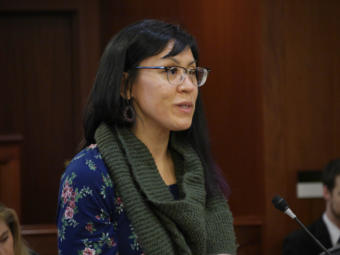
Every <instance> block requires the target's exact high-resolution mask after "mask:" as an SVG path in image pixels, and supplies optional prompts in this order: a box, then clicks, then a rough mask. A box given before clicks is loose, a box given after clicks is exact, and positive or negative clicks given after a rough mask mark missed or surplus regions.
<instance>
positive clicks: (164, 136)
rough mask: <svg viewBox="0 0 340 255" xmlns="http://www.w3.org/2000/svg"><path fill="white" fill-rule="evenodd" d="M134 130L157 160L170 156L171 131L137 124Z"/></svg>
mask: <svg viewBox="0 0 340 255" xmlns="http://www.w3.org/2000/svg"><path fill="white" fill-rule="evenodd" d="M132 132H133V133H134V134H135V136H136V137H137V138H138V139H139V140H141V141H142V142H143V143H144V144H145V145H146V147H147V148H148V149H149V151H150V152H151V154H152V156H153V158H154V159H155V161H157V160H162V159H164V158H166V157H167V156H168V144H169V136H170V131H168V130H160V129H157V128H154V127H150V128H146V127H140V126H139V127H137V125H135V126H134V127H133V128H132Z"/></svg>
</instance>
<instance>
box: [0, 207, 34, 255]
mask: <svg viewBox="0 0 340 255" xmlns="http://www.w3.org/2000/svg"><path fill="white" fill-rule="evenodd" d="M0 254H1V255H34V254H36V253H34V252H33V251H30V249H29V248H27V246H26V245H25V244H24V242H23V239H22V238H21V230H20V223H19V220H18V217H17V214H16V212H15V211H14V210H12V209H10V208H7V207H6V206H4V205H3V204H0Z"/></svg>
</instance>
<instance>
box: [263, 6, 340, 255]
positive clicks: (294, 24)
mask: <svg viewBox="0 0 340 255" xmlns="http://www.w3.org/2000/svg"><path fill="white" fill-rule="evenodd" d="M339 15H340V3H339V2H338V1H321V0H320V1H316V0H315V1H277V2H275V3H274V2H273V1H264V18H263V28H264V31H263V32H264V33H263V40H264V49H263V57H264V58H263V59H264V62H263V73H264V79H263V95H264V100H263V112H264V134H265V137H264V141H265V147H264V148H265V151H264V155H265V180H266V182H265V187H266V197H265V202H266V207H265V208H266V221H265V222H266V224H265V230H264V251H265V252H266V254H278V253H279V252H280V250H281V245H282V240H283V238H284V237H285V236H286V235H287V234H288V233H289V232H290V231H292V230H294V229H297V228H298V226H297V225H296V223H295V222H293V221H291V220H290V219H289V218H288V217H286V216H284V215H282V214H281V213H280V212H278V211H276V210H275V209H273V206H272V205H271V202H270V200H271V198H272V196H273V195H274V194H275V193H280V194H281V195H283V196H284V197H285V198H286V199H287V200H288V202H289V204H290V206H291V208H292V209H293V210H294V211H295V212H296V214H297V215H298V216H299V218H300V219H301V220H302V221H303V222H304V223H305V224H309V223H311V222H312V221H313V220H315V219H316V218H318V217H319V216H320V215H321V213H322V212H323V210H324V201H323V200H322V199H297V197H296V180H297V172H298V171H303V170H309V169H321V168H323V167H324V165H325V164H326V163H327V162H328V161H329V160H330V159H332V158H334V157H339V156H340V150H339V146H338V144H339V142H340V140H339V134H338V130H339V128H340V126H339V116H338V115H339V112H340V108H339V103H338V102H339V101H338V100H339V87H340V84H339V77H340V74H339V72H338V71H335V70H339V69H337V68H338V64H337V63H339V59H340V50H339V47H338V45H339V43H340V37H339V33H338V31H339V29H340V22H339V19H337V18H336V17H338V16H339Z"/></svg>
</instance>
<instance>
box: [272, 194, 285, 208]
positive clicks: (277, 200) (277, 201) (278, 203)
mask: <svg viewBox="0 0 340 255" xmlns="http://www.w3.org/2000/svg"><path fill="white" fill-rule="evenodd" d="M272 202H273V204H274V206H275V208H276V209H278V210H280V211H282V212H285V211H286V210H287V209H288V208H289V207H288V204H287V202H286V200H284V199H283V198H282V197H280V196H279V195H276V196H274V197H273V200H272Z"/></svg>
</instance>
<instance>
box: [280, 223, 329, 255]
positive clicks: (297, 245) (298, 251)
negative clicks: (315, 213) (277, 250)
mask: <svg viewBox="0 0 340 255" xmlns="http://www.w3.org/2000/svg"><path fill="white" fill-rule="evenodd" d="M307 228H308V229H309V231H310V232H311V233H312V234H313V235H314V236H315V237H316V238H317V239H318V240H319V241H320V242H321V243H322V244H323V246H325V247H326V249H329V248H331V247H332V242H331V238H330V236H329V233H328V230H327V227H326V224H325V222H324V221H323V219H322V217H321V218H319V219H318V220H317V221H315V222H314V223H312V224H311V225H309V226H308V227H307ZM321 252H322V249H321V248H319V246H318V245H317V244H316V243H315V242H314V241H313V239H312V238H311V237H310V236H309V235H308V234H307V233H306V232H305V231H304V230H302V229H301V230H298V231H295V232H293V233H291V234H290V235H288V236H287V237H286V238H285V240H284V241H283V253H282V254H283V255H319V254H320V253H321Z"/></svg>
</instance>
